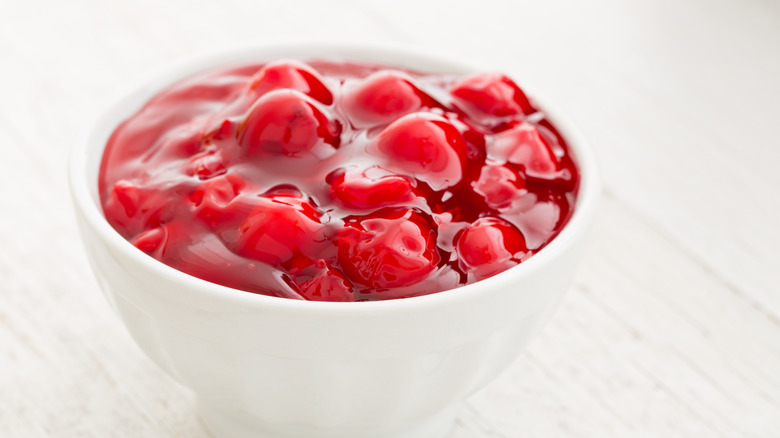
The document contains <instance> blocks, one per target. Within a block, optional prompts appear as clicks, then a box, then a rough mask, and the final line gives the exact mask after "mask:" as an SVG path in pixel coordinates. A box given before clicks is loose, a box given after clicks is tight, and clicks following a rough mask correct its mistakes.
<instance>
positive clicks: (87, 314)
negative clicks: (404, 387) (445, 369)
mask: <svg viewBox="0 0 780 438" xmlns="http://www.w3.org/2000/svg"><path fill="white" fill-rule="evenodd" d="M7 3H8V4H4V5H3V8H2V9H3V13H2V14H0V64H1V65H2V68H0V151H2V160H0V205H1V206H2V207H1V208H2V215H0V248H1V249H0V280H1V281H2V283H0V284H2V289H0V290H2V295H1V296H2V304H1V305H0V437H25V438H26V437H51V436H67V437H104V436H117V435H118V436H128V437H171V436H176V437H194V438H201V437H203V438H205V437H207V436H208V434H207V433H206V431H205V430H204V429H203V427H202V425H201V424H200V422H199V421H198V419H197V418H196V416H195V413H194V399H193V396H192V395H191V394H190V393H189V391H188V390H186V389H184V388H182V387H181V386H179V385H178V384H176V383H174V382H172V381H171V380H170V379H169V378H167V377H166V376H165V375H163V374H162V373H161V372H160V371H159V370H158V369H157V368H156V367H155V366H154V365H153V364H151V362H149V360H148V359H146V357H145V356H143V354H142V353H141V352H140V350H139V349H138V348H137V347H136V346H135V345H134V344H133V342H132V340H131V339H130V337H129V336H128V334H127V333H126V331H125V330H124V328H123V327H122V326H121V323H120V322H119V320H118V319H117V318H116V317H115V316H114V315H113V314H111V312H110V310H109V308H108V305H107V304H106V303H105V302H104V299H103V297H102V295H101V292H100V291H99V289H98V287H97V285H96V283H95V281H94V280H93V278H92V276H91V273H90V272H89V266H88V263H87V261H86V259H85V256H84V254H83V251H82V249H81V243H80V241H79V237H78V234H77V230H76V227H75V223H74V220H73V216H72V213H71V208H70V199H69V195H68V191H67V186H66V168H65V162H66V159H67V154H68V151H69V149H70V146H71V144H72V142H73V140H74V138H75V136H76V133H77V132H78V130H79V129H80V128H81V126H82V124H83V123H84V122H85V120H86V119H87V117H88V116H89V114H90V113H91V112H92V111H95V110H96V109H97V107H98V105H99V104H100V103H101V102H102V101H103V100H104V99H105V98H106V97H107V96H108V95H109V94H110V92H111V91H112V90H114V89H115V88H117V87H118V86H120V85H121V84H122V83H124V82H126V81H128V80H131V79H133V78H135V77H136V76H137V75H138V74H140V73H143V72H145V71H148V70H149V69H150V68H153V67H155V66H158V65H159V64H161V63H164V62H166V61H168V60H169V59H170V58H173V57H177V56H182V55H186V54H188V53H191V52H192V51H195V50H198V49H200V48H203V47H215V46H219V45H220V44H234V43H236V42H242V41H258V40H284V39H289V38H310V39H316V38H318V37H320V36H322V35H327V38H328V39H342V40H354V39H359V40H361V41H394V42H405V43H410V44H418V45H424V46H427V47H429V48H433V49H435V50H440V51H442V52H448V53H452V54H455V55H458V56H464V57H468V58H470V59H475V60H478V61H480V62H483V63H484V65H485V66H486V68H498V69H501V70H506V71H509V72H511V73H512V74H513V76H515V77H516V78H518V79H519V81H520V82H521V83H523V84H526V85H528V87H529V88H531V89H533V90H538V91H540V92H541V93H542V94H543V95H544V96H546V97H548V98H549V100H551V101H554V102H556V103H557V106H558V107H561V108H562V109H563V110H564V111H565V112H566V113H568V114H569V115H570V116H571V117H572V118H573V119H575V121H576V122H578V123H579V124H580V125H581V127H582V128H583V130H584V131H585V132H586V134H587V136H588V137H589V138H590V139H591V141H592V143H593V144H594V146H595V148H596V150H597V152H598V155H599V156H600V160H601V163H602V170H603V174H604V179H605V182H606V191H605V199H604V202H603V204H602V207H601V211H600V214H599V216H598V219H597V223H596V227H595V230H594V232H593V235H592V236H591V245H590V248H589V251H588V253H587V256H586V258H585V260H584V262H583V264H582V266H581V268H580V271H579V274H578V276H577V279H576V282H575V285H574V286H573V287H572V290H571V292H570V294H569V296H568V297H567V299H566V301H565V302H564V304H563V306H562V308H561V310H560V311H559V312H558V313H557V315H556V316H555V318H554V319H553V321H552V322H551V323H550V325H549V326H548V327H547V328H546V329H545V330H544V331H543V332H542V333H541V334H540V336H539V337H538V338H537V339H536V340H535V341H534V342H533V343H532V345H531V346H530V348H529V349H528V350H527V351H526V352H525V353H523V354H522V355H521V356H520V357H519V358H518V359H517V361H516V362H515V363H514V364H513V365H512V367H511V368H510V369H509V370H508V371H507V372H506V373H504V374H503V375H502V376H500V377H499V378H498V379H497V380H496V381H495V382H494V383H492V384H491V385H490V386H489V387H488V388H486V389H485V390H483V391H481V392H480V393H478V394H476V395H475V396H474V397H472V398H471V399H470V400H469V401H468V403H467V404H466V405H465V406H464V407H463V409H462V411H461V414H460V416H459V419H458V423H457V424H456V427H455V429H454V430H453V432H452V434H451V436H450V438H467V437H477V438H487V437H491V438H514V437H550V436H555V437H623V436H626V437H628V436H630V437H637V436H639V437H644V436H647V437H658V436H664V437H691V436H716V437H728V438H732V437H773V436H779V435H780V432H778V431H779V430H780V415H778V414H780V290H778V286H777V285H778V284H780V269H778V265H779V264H780V254H778V250H777V248H778V247H780V231H778V227H777V224H778V220H779V219H780V205H778V204H779V203H780V197H779V196H778V195H777V190H778V188H780V172H777V170H776V169H777V166H778V164H777V163H778V162H780V147H778V146H780V144H779V143H780V142H779V141H778V138H780V124H778V123H777V120H778V119H780V104H779V103H778V102H779V101H780V81H778V78H779V77H780V56H778V51H779V50H780V4H779V3H777V2H771V1H761V0H748V1H743V2H730V1H723V0H720V1H715V2H705V1H703V0H693V1H688V2H673V1H671V0H660V1H653V2H651V1H645V2H619V1H617V0H596V1H592V2H564V1H552V2H533V3H531V2H510V1H493V2H482V3H479V6H476V5H477V3H474V2H451V3H450V4H448V6H446V7H445V6H444V5H443V4H442V3H441V2H433V1H428V0H415V1H410V0H400V1H395V2H392V4H391V3H390V2H383V1H379V0H369V1H359V0H341V1H333V2H316V1H301V0H297V1H291V2H274V3H257V4H255V3H250V2H242V1H238V0H228V1H220V2H217V1H216V0H212V1H190V2H184V1H180V0H176V1H169V2H153V1H151V0H143V1H139V2H132V3H119V2H108V1H101V0H80V1H75V2H53V1H43V0H39V1H30V2H7ZM304 11H305V12H306V13H304Z"/></svg>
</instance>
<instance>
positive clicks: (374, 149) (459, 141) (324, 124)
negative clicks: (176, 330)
mask: <svg viewBox="0 0 780 438" xmlns="http://www.w3.org/2000/svg"><path fill="white" fill-rule="evenodd" d="M578 180H579V177H578V174H577V170H576V167H575V165H574V163H573V161H572V158H571V156H570V155H569V152H568V148H567V145H566V142H565V140H564V139H563V138H562V137H561V135H560V134H559V133H558V132H557V131H556V129H555V127H554V126H553V125H552V124H551V123H550V122H549V121H548V120H547V119H546V118H545V116H544V114H542V113H541V112H539V111H537V109H536V108H535V107H534V105H533V103H532V102H531V101H529V100H528V99H527V98H526V96H525V94H524V93H523V91H522V90H521V89H520V88H519V87H518V86H517V85H516V84H515V83H514V82H513V81H512V80H511V79H509V78H507V77H506V76H504V75H500V74H490V73H488V74H476V75H471V76H468V77H451V76H443V75H430V74H418V73H414V72H408V71H399V70H395V69H389V68H386V67H382V66H375V65H364V64H359V63H352V62H344V61H319V60H314V61H310V62H308V63H306V64H305V63H303V62H300V61H292V60H283V61H278V62H273V63H269V64H266V65H247V66H240V67H234V68H227V69H221V70H215V71H209V72H205V73H201V74H198V75H196V76H193V77H191V78H188V79H186V80H183V81H181V82H179V83H177V84H174V85H173V86H171V87H170V88H168V89H166V90H164V91H162V92H161V93H159V94H158V95H156V96H155V97H154V98H152V99H151V100H150V101H149V102H148V103H147V104H146V105H145V106H144V107H143V108H142V109H141V110H140V111H139V112H138V113H136V114H135V115H133V116H132V117H131V118H129V119H128V120H126V121H125V122H123V123H122V124H121V125H120V126H119V127H118V128H117V129H116V131H114V133H113V135H112V136H111V138H110V140H109V141H108V144H107V146H106V149H105V153H104V156H103V161H102V164H101V168H100V176H99V189H100V196H101V202H102V205H103V210H104V212H105V215H106V218H107V219H108V221H109V223H110V224H111V225H112V226H113V227H114V228H115V229H116V230H117V231H118V232H119V233H120V234H121V235H122V236H123V237H124V238H126V239H127V240H129V241H130V242H132V243H133V245H135V246H136V247H138V248H139V249H140V250H142V251H144V252H146V253H147V254H149V255H150V256H152V257H154V258H156V259H158V260H160V261H161V262H163V263H165V264H167V265H169V266H171V267H173V268H176V269H178V270H181V271H183V272H186V273H188V274H191V275H193V276H195V277H198V278H201V279H204V280H207V281H210V282H214V283H218V284H222V285H225V286H228V287H232V288H236V289H241V290H245V291H249V292H254V293H260V294H266V295H272V296H279V297H287V298H295V299H306V300H319V301H365V300H381V299H394V298H403V297H411V296H417V295H424V294H430V293H434V292H440V291H444V290H448V289H453V288H456V287H459V286H462V285H465V284H468V283H473V282H475V281H478V280H481V279H483V278H486V277H489V276H492V275H494V274H496V273H498V272H501V271H503V270H506V269H508V268H510V267H512V266H514V265H516V264H518V263H521V262H523V261H524V260H527V259H528V258H529V257H531V256H532V255H533V254H534V253H536V252H538V251H539V250H540V249H541V248H542V247H544V246H545V245H546V244H547V243H548V242H549V241H550V240H551V239H553V238H554V237H555V235H556V234H557V233H558V232H559V231H560V230H561V228H562V227H563V226H564V224H565V223H566V221H567V220H568V218H569V217H570V215H571V206H572V205H573V204H574V199H575V195H576V190H577V186H578Z"/></svg>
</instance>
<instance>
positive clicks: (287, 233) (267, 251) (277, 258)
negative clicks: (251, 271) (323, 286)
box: [230, 194, 329, 266]
mask: <svg viewBox="0 0 780 438" xmlns="http://www.w3.org/2000/svg"><path fill="white" fill-rule="evenodd" d="M321 219H322V213H320V212H319V211H318V210H317V208H316V207H315V206H314V205H313V204H311V203H310V202H308V201H306V200H305V199H303V198H299V197H297V196H289V195H285V194H271V195H267V196H261V197H258V198H257V200H256V203H255V205H254V206H253V208H252V210H251V211H250V212H249V214H248V215H247V216H246V218H245V219H244V220H243V222H242V223H241V224H240V225H239V227H238V235H237V236H236V238H235V242H233V243H232V245H233V246H234V247H235V250H236V253H238V254H240V255H243V256H244V257H248V258H251V259H255V260H259V261H261V262H265V263H267V264H269V265H273V266H281V265H283V264H284V263H286V262H290V261H292V260H293V259H295V258H298V257H300V256H304V257H309V258H317V257H316V255H317V254H318V253H319V254H321V253H322V252H324V249H323V245H327V244H328V243H329V242H328V241H327V236H326V235H325V230H324V227H323V225H322V223H321ZM231 231H232V230H231ZM230 235H231V236H232V233H231V234H230ZM310 256H311V257H310ZM320 257H321V255H320Z"/></svg>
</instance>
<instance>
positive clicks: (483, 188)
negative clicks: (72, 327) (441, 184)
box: [471, 163, 526, 209]
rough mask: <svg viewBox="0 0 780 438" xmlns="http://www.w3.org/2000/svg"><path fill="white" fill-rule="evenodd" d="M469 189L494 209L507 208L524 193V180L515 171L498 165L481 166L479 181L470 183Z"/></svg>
mask: <svg viewBox="0 0 780 438" xmlns="http://www.w3.org/2000/svg"><path fill="white" fill-rule="evenodd" d="M471 187H473V188H474V192H476V193H478V194H479V195H481V196H482V197H483V198H484V199H485V203H487V205H488V206H489V207H490V208H495V209H499V208H505V207H508V206H509V205H510V204H511V203H512V200H513V199H516V198H517V197H518V196H520V195H522V194H524V193H526V190H524V188H525V180H523V178H522V177H521V176H520V175H518V173H517V172H516V171H513V170H511V169H509V168H508V167H506V166H502V165H500V164H490V163H489V164H486V165H485V166H483V167H482V170H481V172H480V174H479V179H478V180H477V181H474V182H472V183H471Z"/></svg>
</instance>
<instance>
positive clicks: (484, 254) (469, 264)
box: [455, 217, 528, 279]
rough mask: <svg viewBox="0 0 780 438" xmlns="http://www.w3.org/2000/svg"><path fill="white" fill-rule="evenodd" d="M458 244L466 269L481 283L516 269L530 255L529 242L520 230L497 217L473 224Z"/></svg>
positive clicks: (461, 259) (480, 220) (459, 254)
mask: <svg viewBox="0 0 780 438" xmlns="http://www.w3.org/2000/svg"><path fill="white" fill-rule="evenodd" d="M455 240H456V243H455V249H456V251H457V253H458V256H459V258H460V264H461V266H462V269H464V270H465V271H467V272H469V273H472V274H473V275H474V276H475V277H477V278H478V279H482V278H486V277H490V276H491V275H495V274H497V273H499V272H501V271H504V270H506V269H508V268H510V267H512V266H514V265H516V264H517V263H519V262H520V260H521V258H522V257H523V256H524V255H525V252H527V251H528V248H527V247H526V243H525V238H524V237H523V234H522V233H521V232H520V231H519V230H518V229H517V228H515V227H514V226H513V225H511V224H510V223H508V222H506V221H504V220H502V219H498V218H493V217H487V218H482V219H479V220H477V221H476V222H474V223H472V224H470V225H469V226H468V227H466V229H464V230H463V231H462V232H460V233H459V234H458V236H456V237H455Z"/></svg>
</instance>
